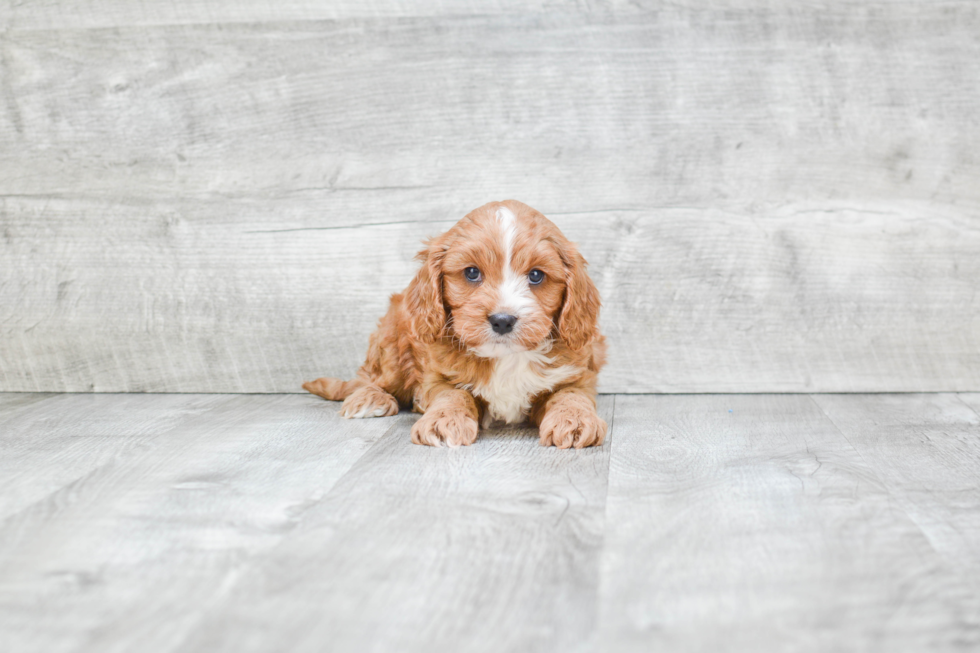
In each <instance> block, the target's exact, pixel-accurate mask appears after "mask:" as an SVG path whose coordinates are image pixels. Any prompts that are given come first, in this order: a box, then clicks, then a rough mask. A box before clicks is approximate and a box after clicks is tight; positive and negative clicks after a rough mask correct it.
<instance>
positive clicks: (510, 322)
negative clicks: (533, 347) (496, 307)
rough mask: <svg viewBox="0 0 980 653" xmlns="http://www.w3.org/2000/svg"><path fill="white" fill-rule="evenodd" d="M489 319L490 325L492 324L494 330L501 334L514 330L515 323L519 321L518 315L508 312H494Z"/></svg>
mask: <svg viewBox="0 0 980 653" xmlns="http://www.w3.org/2000/svg"><path fill="white" fill-rule="evenodd" d="M489 319H490V326H492V327H493V330H494V331H496V332H497V333H499V334H500V335H503V334H505V333H510V332H511V331H513V330H514V324H515V323H516V322H517V318H516V317H514V316H513V315H507V314H506V313H494V314H493V315H491V316H490V318H489Z"/></svg>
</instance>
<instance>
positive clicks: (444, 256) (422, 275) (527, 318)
mask: <svg viewBox="0 0 980 653" xmlns="http://www.w3.org/2000/svg"><path fill="white" fill-rule="evenodd" d="M418 258H419V259H421V260H422V269H421V270H420V271H419V273H418V276H417V277H416V278H415V281H414V282H413V283H412V285H411V286H410V288H409V291H408V307H409V310H410V311H411V313H412V316H413V329H414V331H415V335H416V337H418V338H420V339H421V340H424V341H427V342H431V341H432V340H433V339H435V338H436V337H441V336H451V337H454V338H456V339H457V340H458V341H459V342H460V343H461V344H462V346H463V347H464V348H466V349H467V350H469V351H470V352H472V353H474V354H476V355H478V356H482V357H488V358H493V357H499V356H504V355H506V354H511V353H515V352H519V351H527V350H532V349H536V348H537V347H539V346H540V345H542V344H543V343H544V342H545V341H546V340H548V339H551V338H559V339H561V340H563V341H565V342H566V344H568V346H569V347H570V348H572V349H581V348H582V347H584V346H586V345H587V344H589V343H590V342H591V341H592V340H593V338H595V335H596V321H597V319H598V317H599V293H598V291H597V290H596V287H595V284H593V283H592V280H591V279H590V278H589V275H588V274H587V272H586V270H585V267H586V263H585V259H584V258H582V255H581V254H579V252H578V250H577V249H576V247H575V245H573V244H572V243H571V242H569V241H568V239H566V238H565V236H564V235H563V234H562V233H561V231H559V229H558V227H556V226H555V225H554V224H553V223H552V222H551V221H550V220H548V219H547V218H546V217H544V216H543V215H541V214H540V213H538V212H537V211H535V210H534V209H532V208H531V207H529V206H526V205H524V204H521V203H520V202H516V201H514V200H507V201H505V202H491V203H490V204H487V205H485V206H481V207H480V208H478V209H476V210H475V211H473V212H471V213H470V214H468V215H467V216H466V217H465V218H463V219H462V220H460V221H459V222H458V223H457V224H456V225H455V226H454V227H453V228H452V229H450V230H449V231H447V232H446V233H444V234H443V235H441V236H439V237H437V238H435V239H433V240H431V241H429V243H428V246H427V247H426V248H425V249H423V250H422V251H421V252H419V255H418Z"/></svg>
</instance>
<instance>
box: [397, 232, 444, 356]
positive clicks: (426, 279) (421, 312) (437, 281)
mask: <svg viewBox="0 0 980 653" xmlns="http://www.w3.org/2000/svg"><path fill="white" fill-rule="evenodd" d="M443 241H444V237H439V238H432V239H431V240H429V241H428V242H427V243H426V247H425V249H423V250H421V251H420V252H419V253H418V254H416V255H415V258H416V259H418V260H420V261H422V268H421V269H420V270H419V271H418V274H416V275H415V279H413V280H412V283H411V284H409V286H408V291H407V292H406V296H407V300H408V312H409V314H410V315H411V316H412V322H411V328H412V335H413V336H414V337H415V338H417V339H419V340H421V341H422V342H426V343H431V342H433V341H434V340H435V339H436V338H437V337H438V336H439V335H441V334H442V332H443V329H445V326H446V308H445V305H444V304H443V301H442V260H443V258H444V257H445V256H446V247H445V246H444V244H443Z"/></svg>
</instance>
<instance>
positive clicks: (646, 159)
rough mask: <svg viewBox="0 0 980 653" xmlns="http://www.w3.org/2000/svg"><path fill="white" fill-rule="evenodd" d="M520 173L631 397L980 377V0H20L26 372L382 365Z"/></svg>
mask: <svg viewBox="0 0 980 653" xmlns="http://www.w3.org/2000/svg"><path fill="white" fill-rule="evenodd" d="M505 198H516V199H520V200H522V201H524V202H527V203H528V204H531V205H532V206H534V207H536V208H538V209H540V210H541V211H543V212H544V213H545V214H546V215H548V216H549V217H551V218H552V219H553V220H554V221H555V222H557V223H558V224H559V225H560V226H561V227H562V228H563V229H564V230H565V232H566V234H568V235H569V236H570V237H571V238H573V239H575V240H577V241H579V242H580V244H581V246H582V249H583V250H584V252H585V253H586V256H587V258H588V259H589V260H590V262H591V266H592V267H591V270H592V274H593V277H594V279H595V280H596V282H597V284H598V286H599V288H600V290H601V292H602V295H603V299H604V303H605V307H604V309H603V313H602V324H603V327H604V330H605V332H606V333H607V334H608V335H609V338H610V345H611V352H610V364H609V366H608V368H607V369H606V370H605V371H604V373H603V375H602V385H601V388H602V390H603V391H606V392H735V391H737V392H762V391H916V390H960V391H965V390H974V391H975V390H980V292H978V291H980V5H978V4H977V3H975V2H969V1H965V0H961V1H954V2H928V3H927V2H898V1H895V2H790V1H788V0H786V1H781V0H773V1H771V2H736V1H729V2H711V3H700V2H690V3H684V2H681V3H654V2H629V3H627V2H622V3H620V2H608V3H603V2H597V3H576V2H548V3H544V2H539V3H534V2H516V1H510V0H500V1H498V2H481V1H471V2H423V1H422V0H414V1H411V2H373V3H372V2H367V3H365V2H353V1H350V2H333V3H323V2H312V1H310V2H300V1H286V2H278V3H269V2H264V1H263V2H258V1H254V0H250V1H242V0H236V1H234V2H233V1H231V0H199V1H197V2H186V3H151V2H131V1H129V0H102V1H101V2H88V3H82V4H79V3H73V2H72V3H69V2H63V1H57V0H52V1H49V2H32V3H13V2H10V3H4V4H0V232H2V238H0V390H6V391H21V390H26V391H39V390H44V391H90V390H94V391H172V392H201V391H204V392H207V391H221V392H290V391H297V390H299V382H300V381H301V380H303V379H309V378H313V377H316V376H322V375H333V376H349V375H352V374H353V372H354V370H355V369H356V368H357V366H358V364H359V363H360V362H361V359H362V356H363V353H364V350H365V348H366V343H367V337H368V334H369V333H370V331H371V330H372V329H373V326H374V323H375V322H376V320H377V319H378V317H380V316H381V314H382V313H383V312H384V310H385V306H386V303H387V296H388V294H390V293H392V292H396V291H399V290H401V289H402V288H403V287H404V286H405V285H406V284H407V282H408V280H409V279H410V277H411V275H412V273H413V270H414V269H415V265H414V263H413V262H412V260H411V258H412V255H413V254H414V252H415V251H416V250H417V249H418V247H419V241H420V240H421V239H422V238H424V237H426V236H429V235H433V234H435V233H437V232H439V231H441V230H443V229H444V228H446V227H447V226H449V225H450V224H452V223H453V222H454V221H455V220H457V219H458V218H459V217H461V216H462V215H463V214H465V213H466V212H467V211H469V210H470V209H472V208H474V207H476V206H479V205H481V204H483V203H484V202H486V201H490V200H495V199H505Z"/></svg>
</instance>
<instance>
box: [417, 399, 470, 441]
mask: <svg viewBox="0 0 980 653" xmlns="http://www.w3.org/2000/svg"><path fill="white" fill-rule="evenodd" d="M479 429H480V425H479V424H477V423H476V420H475V419H473V418H472V417H470V416H469V415H467V414H466V413H465V412H463V411H461V410H459V409H455V408H433V409H430V410H427V411H426V412H425V414H424V415H422V417H420V418H419V420H418V421H417V422H415V425H414V426H412V442H414V443H415V444H427V445H429V446H432V447H440V446H442V443H443V442H445V443H446V444H448V445H449V446H450V447H458V446H460V445H463V446H465V445H470V444H473V443H474V442H476V434H477V432H478V431H479Z"/></svg>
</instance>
